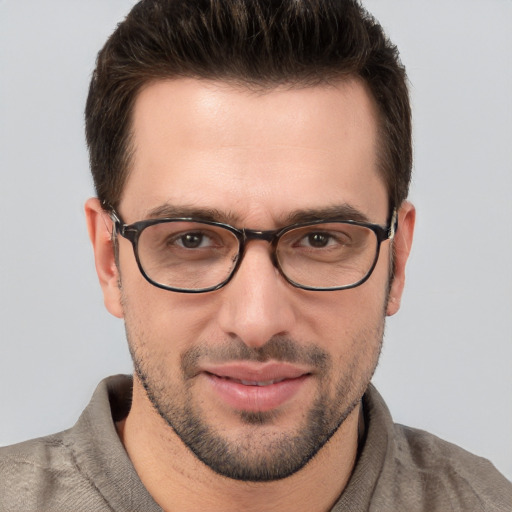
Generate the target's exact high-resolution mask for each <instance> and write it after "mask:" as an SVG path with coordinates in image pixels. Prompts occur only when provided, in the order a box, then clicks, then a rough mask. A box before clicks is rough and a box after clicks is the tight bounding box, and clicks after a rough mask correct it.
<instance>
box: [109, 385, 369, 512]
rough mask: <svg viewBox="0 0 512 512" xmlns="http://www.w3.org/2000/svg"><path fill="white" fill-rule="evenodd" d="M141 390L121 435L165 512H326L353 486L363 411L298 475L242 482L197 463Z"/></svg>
mask: <svg viewBox="0 0 512 512" xmlns="http://www.w3.org/2000/svg"><path fill="white" fill-rule="evenodd" d="M137 384H138V383H137V382H136V379H134V390H133V403H132V408H131V410H130V413H129V415H128V416H127V418H126V419H125V420H124V421H123V422H120V423H118V431H119V435H120V437H121V440H122V442H123V444H124V446H125V449H126V451H127V453H128V455H129V457H130V459H131V461H132V463H133V465H134V467H135V470H136V471H137V474H138V475H139V478H140V479H141V481H142V483H143V484H144V485H145V487H146V489H147V490H148V492H149V493H150V494H151V496H152V497H153V499H154V500H155V501H156V502H157V503H158V504H159V505H160V507H162V509H163V510H165V511H168V512H171V511H175V510H176V511H178V510H179V511H181V512H189V511H190V512H192V511H197V510H208V511H210V512H235V511H236V512H238V511H239V510H244V511H247V512H252V511H261V510H266V511H268V512H271V511H273V510H279V511H280V512H287V511H288V510H290V511H292V510H293V511H294V512H302V511H304V512H306V511H307V512H317V511H318V512H322V511H328V510H330V509H331V508H332V506H333V505H334V503H335V502H336V501H337V499H338V498H339V496H340V495H341V493H342V492H343V489H344V488H345V486H346V484H347V482H348V480H349V477H350V474H351V472H352V469H353V467H354V464H355V461H356V456H357V444H358V443H357V442H358V426H359V425H358V424H359V410H360V406H358V407H356V408H355V409H354V411H352V413H351V414H350V415H349V417H348V418H347V419H346V420H345V421H344V423H343V424H342V425H341V427H340V428H339V429H338V431H337V432H336V433H335V434H334V436H333V437H332V438H331V439H330V440H329V442H328V443H327V444H326V445H325V446H324V447H323V448H322V449H321V450H320V451H319V452H318V454H317V455H316V456H315V457H314V458H313V459H312V460H311V461H310V462H309V463H308V464H307V465H306V466H305V467H304V468H302V469H301V470H300V471H298V472H297V473H295V474H294V475H292V476H290V477H288V478H284V479H281V480H276V481H272V482H257V483H254V482H241V481H237V480H232V479H230V478H226V477H224V476H221V475H218V474H217V473H215V472H214V471H212V470H211V469H210V468H209V467H207V466H206V465H204V464H203V463H202V462H201V461H199V460H198V459H197V458H196V457H195V455H194V454H193V453H192V452H191V451H190V450H189V449H188V448H187V447H186V446H185V445H184V444H183V443H182V441H181V440H180V439H179V437H178V436H177V435H176V434H175V432H174V431H173V430H172V429H171V428H170V427H169V426H168V425H167V424H166V423H165V422H164V421H163V420H162V418H160V416H159V415H158V414H157V413H156V411H155V410H154V409H153V407H152V406H151V404H150V403H149V401H148V400H147V397H146V395H145V393H144V391H143V390H142V389H141V387H140V385H137Z"/></svg>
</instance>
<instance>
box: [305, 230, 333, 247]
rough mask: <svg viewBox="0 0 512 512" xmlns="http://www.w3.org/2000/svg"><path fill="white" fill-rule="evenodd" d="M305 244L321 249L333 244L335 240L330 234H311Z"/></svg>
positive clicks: (306, 238)
mask: <svg viewBox="0 0 512 512" xmlns="http://www.w3.org/2000/svg"><path fill="white" fill-rule="evenodd" d="M304 242H307V244H308V245H309V246H311V247H316V248H321V247H326V246H327V245H329V243H333V238H332V236H331V235H329V234H328V233H310V234H309V235H307V236H306V237H305V240H304V241H303V243H304Z"/></svg>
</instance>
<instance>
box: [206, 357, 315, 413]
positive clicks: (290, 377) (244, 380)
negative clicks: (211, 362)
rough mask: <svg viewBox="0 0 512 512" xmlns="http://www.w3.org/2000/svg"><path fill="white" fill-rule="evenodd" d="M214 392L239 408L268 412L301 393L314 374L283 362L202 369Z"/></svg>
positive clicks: (239, 409) (229, 405) (238, 364)
mask: <svg viewBox="0 0 512 512" xmlns="http://www.w3.org/2000/svg"><path fill="white" fill-rule="evenodd" d="M203 375H204V377H205V378H206V381H207V383H208V385H209V387H210V388H211V390H212V391H213V393H214V395H216V397H217V398H218V399H220V401H221V402H222V403H224V404H225V405H227V406H228V407H230V408H232V409H235V410H237V411H250V412H266V411H271V410H274V409H277V408H279V407H281V406H283V405H285V404H286V403H288V402H290V401H291V400H292V399H293V398H294V397H295V396H296V395H298V394H299V393H300V392H301V390H302V388H303V387H304V386H305V385H306V383H307V381H309V380H310V378H311V377H312V374H311V373H310V372H309V371H308V370H307V369H304V368H300V367H297V366H293V365H288V364H283V363H270V364H263V365H262V364H261V363H258V364H256V365H255V364H252V363H236V364H229V365H223V366H218V367H209V368H207V369H206V368H205V369H203Z"/></svg>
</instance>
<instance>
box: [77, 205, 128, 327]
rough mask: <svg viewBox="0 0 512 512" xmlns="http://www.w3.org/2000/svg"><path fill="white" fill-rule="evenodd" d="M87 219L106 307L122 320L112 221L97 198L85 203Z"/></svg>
mask: <svg viewBox="0 0 512 512" xmlns="http://www.w3.org/2000/svg"><path fill="white" fill-rule="evenodd" d="M85 217H86V220H87V230H88V232H89V238H90V240H91V243H92V246H93V250H94V261H95V265H96V273H97V274H98V279H99V281H100V285H101V289H102V290H103V300H104V302H105V307H106V308H107V309H108V311H109V312H110V313H111V314H112V315H114V316H116V317H118V318H122V317H123V308H122V303H121V290H120V289H119V271H118V268H117V265H116V261H115V254H114V246H113V241H112V221H111V220H110V218H109V216H108V214H107V213H106V212H105V211H104V210H103V208H102V207H101V204H100V202H99V200H98V199H97V198H95V197H93V198H90V199H88V200H87V202H86V203H85Z"/></svg>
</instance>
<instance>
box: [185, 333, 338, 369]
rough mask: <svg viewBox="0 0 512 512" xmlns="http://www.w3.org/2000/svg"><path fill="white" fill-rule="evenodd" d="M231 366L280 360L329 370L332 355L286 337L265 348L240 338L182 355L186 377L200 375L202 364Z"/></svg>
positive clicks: (204, 346)
mask: <svg viewBox="0 0 512 512" xmlns="http://www.w3.org/2000/svg"><path fill="white" fill-rule="evenodd" d="M204 361H208V362H209V363H212V362H213V363H216V364H222V363H228V362H233V361H250V362H257V363H265V362H267V361H279V362H286V363H295V364H303V365H307V366H311V367H313V368H316V369H318V370H319V371H326V370H327V369H328V368H329V367H330V366H331V356H330V355H329V353H328V352H327V351H325V350H324V349H322V348H320V347H319V346H317V345H313V344H307V345H303V344H299V343H297V342H296V341H294V340H293V339H291V338H288V337H286V336H273V337H272V338H271V339H270V340H268V341H267V343H265V344H264V345H262V346H261V347H249V346H247V345H246V344H245V343H244V342H243V341H242V340H241V339H239V338H236V339H233V340H231V341H230V342H227V343H223V344H215V345H213V346H208V345H205V344H201V345H200V346H196V347H191V348H189V349H188V350H186V351H185V352H183V354H182V355H181V361H180V366H181V371H182V372H183V375H185V377H187V378H190V377H194V376H195V375H197V374H198V373H199V371H200V370H199V368H200V366H201V362H204Z"/></svg>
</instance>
